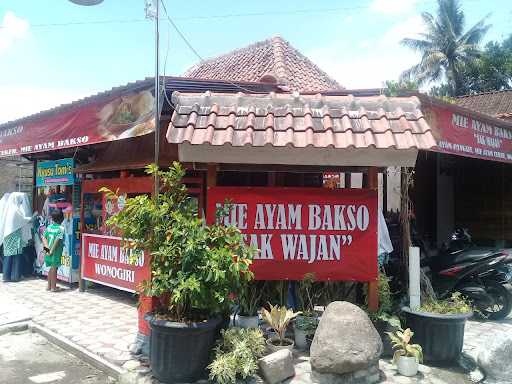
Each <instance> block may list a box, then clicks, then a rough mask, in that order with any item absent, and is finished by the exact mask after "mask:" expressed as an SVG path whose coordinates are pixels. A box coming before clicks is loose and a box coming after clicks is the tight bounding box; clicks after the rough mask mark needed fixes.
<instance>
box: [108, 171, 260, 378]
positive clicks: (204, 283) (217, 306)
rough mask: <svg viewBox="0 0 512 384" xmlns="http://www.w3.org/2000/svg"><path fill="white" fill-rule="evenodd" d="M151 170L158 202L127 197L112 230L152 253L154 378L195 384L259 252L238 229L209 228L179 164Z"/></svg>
mask: <svg viewBox="0 0 512 384" xmlns="http://www.w3.org/2000/svg"><path fill="white" fill-rule="evenodd" d="M147 172H148V173H149V174H151V175H153V176H155V177H158V178H159V179H160V180H161V186H162V190H161V192H160V193H159V195H158V199H154V198H152V197H151V196H147V195H140V196H136V197H133V198H129V199H127V200H126V203H125V207H124V209H123V210H121V211H120V212H118V213H117V214H116V215H114V216H113V217H111V218H110V219H109V221H108V224H109V225H113V226H115V228H116V230H117V231H119V232H120V233H121V234H122V236H123V239H125V240H123V241H124V244H125V246H127V247H129V248H132V249H134V250H136V251H140V250H147V251H148V252H149V253H150V258H151V259H150V266H151V279H149V280H147V281H144V282H143V283H142V286H141V289H142V291H143V293H144V294H145V295H147V296H154V297H159V298H163V299H162V300H159V302H160V303H161V305H160V306H159V308H156V309H155V310H154V311H153V312H152V313H150V314H148V315H146V318H147V319H148V321H149V325H150V328H151V337H150V355H149V358H150V365H151V369H152V372H153V375H154V376H156V378H157V379H159V380H160V381H163V382H166V383H168V382H194V381H197V380H198V379H200V378H201V377H203V376H204V375H205V374H206V366H207V365H208V363H209V361H210V353H211V350H212V349H213V347H214V344H215V339H216V336H217V335H218V332H219V329H220V328H221V324H222V323H223V318H222V317H223V315H224V314H225V313H227V312H228V311H229V309H230V306H231V305H234V300H233V296H232V295H231V293H232V292H237V291H238V290H239V289H240V288H241V287H242V286H243V285H244V284H245V283H246V282H248V281H250V280H251V279H252V278H253V274H252V273H251V272H250V270H249V266H250V264H251V261H252V257H253V255H254V253H255V250H254V249H252V248H250V247H247V246H246V245H245V243H244V241H243V237H242V235H241V233H240V231H239V230H238V229H236V228H235V227H224V226H221V225H220V224H214V225H211V226H205V225H204V223H203V221H202V220H201V219H200V218H199V217H198V216H197V208H196V207H195V204H194V201H193V200H192V198H191V197H189V195H188V194H187V190H186V187H185V185H184V184H183V183H182V181H181V179H182V177H183V176H184V175H185V171H184V169H183V168H182V167H181V165H180V164H179V163H177V162H174V163H173V164H172V165H171V167H170V168H169V170H168V171H161V170H159V169H158V167H157V166H156V165H150V166H148V167H147ZM103 191H104V192H106V193H107V194H112V195H115V193H114V192H112V191H108V190H103ZM227 209H229V208H225V209H224V210H221V211H219V212H218V215H219V217H218V219H220V216H222V215H225V214H226V213H227ZM220 221H221V220H218V221H217V222H220Z"/></svg>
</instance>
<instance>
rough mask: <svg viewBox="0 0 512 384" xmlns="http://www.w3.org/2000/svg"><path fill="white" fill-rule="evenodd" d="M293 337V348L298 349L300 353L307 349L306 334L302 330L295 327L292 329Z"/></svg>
mask: <svg viewBox="0 0 512 384" xmlns="http://www.w3.org/2000/svg"><path fill="white" fill-rule="evenodd" d="M293 336H294V339H295V346H296V347H297V348H298V349H300V350H301V351H305V350H307V349H308V348H309V344H308V339H307V336H308V333H307V332H306V331H304V330H302V329H299V328H297V327H294V328H293Z"/></svg>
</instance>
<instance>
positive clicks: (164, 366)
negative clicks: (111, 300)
mask: <svg viewBox="0 0 512 384" xmlns="http://www.w3.org/2000/svg"><path fill="white" fill-rule="evenodd" d="M146 320H148V322H149V326H150V328H151V337H150V353H149V361H150V365H151V370H152V373H153V375H154V376H155V377H156V378H157V379H158V380H160V381H161V382H163V383H192V382H195V381H197V380H199V379H201V378H205V377H206V366H207V365H208V364H209V363H210V355H211V353H210V352H211V350H212V348H213V347H214V344H215V339H216V337H217V335H218V331H219V329H220V325H221V324H222V319H221V318H218V319H211V320H208V321H207V322H204V323H193V324H185V323H176V322H172V321H166V320H156V319H155V318H154V317H153V316H152V315H151V314H147V315H146Z"/></svg>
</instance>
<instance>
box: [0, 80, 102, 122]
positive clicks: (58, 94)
mask: <svg viewBox="0 0 512 384" xmlns="http://www.w3.org/2000/svg"><path fill="white" fill-rule="evenodd" d="M0 87H1V89H2V92H0V105H1V106H2V107H1V108H0V123H4V122H6V121H11V120H15V119H19V118H21V117H25V116H28V115H32V114H34V113H38V112H41V111H44V110H46V109H50V108H54V107H57V106H59V105H61V104H66V103H69V102H72V101H75V100H78V99H80V98H83V97H85V96H89V95H92V94H94V93H95V92H92V91H90V90H71V89H55V88H39V87H28V86H4V85H2V86H0Z"/></svg>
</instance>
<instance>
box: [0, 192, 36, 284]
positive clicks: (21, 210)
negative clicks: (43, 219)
mask: <svg viewBox="0 0 512 384" xmlns="http://www.w3.org/2000/svg"><path fill="white" fill-rule="evenodd" d="M2 211H3V212H0V214H2V216H1V217H0V244H3V250H4V262H3V280H4V281H18V280H19V279H20V273H21V262H22V255H23V248H24V247H25V246H26V245H27V243H28V241H29V240H30V239H31V238H32V233H31V226H30V221H31V218H32V217H31V216H32V210H31V209H30V203H29V200H28V196H27V194H25V193H21V192H13V193H11V194H9V196H8V198H7V202H6V204H5V206H4V207H3V209H2Z"/></svg>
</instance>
